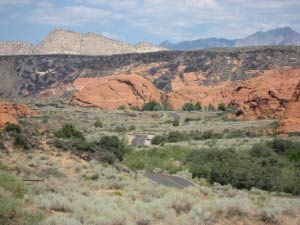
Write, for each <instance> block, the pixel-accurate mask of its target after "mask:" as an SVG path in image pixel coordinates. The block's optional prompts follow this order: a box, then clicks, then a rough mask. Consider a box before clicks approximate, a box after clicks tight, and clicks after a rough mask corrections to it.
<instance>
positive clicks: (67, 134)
mask: <svg viewBox="0 0 300 225" xmlns="http://www.w3.org/2000/svg"><path fill="white" fill-rule="evenodd" d="M54 136H55V137H57V138H65V139H82V140H85V137H84V135H83V133H82V132H81V131H79V130H77V129H76V128H75V127H74V125H72V124H64V125H63V126H62V128H61V129H60V130H57V131H56V132H54Z"/></svg>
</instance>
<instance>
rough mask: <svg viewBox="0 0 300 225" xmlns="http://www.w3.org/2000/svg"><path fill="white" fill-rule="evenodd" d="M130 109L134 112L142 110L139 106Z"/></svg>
mask: <svg viewBox="0 0 300 225" xmlns="http://www.w3.org/2000/svg"><path fill="white" fill-rule="evenodd" d="M130 109H131V110H132V111H140V110H141V109H140V107H138V106H131V107H130Z"/></svg>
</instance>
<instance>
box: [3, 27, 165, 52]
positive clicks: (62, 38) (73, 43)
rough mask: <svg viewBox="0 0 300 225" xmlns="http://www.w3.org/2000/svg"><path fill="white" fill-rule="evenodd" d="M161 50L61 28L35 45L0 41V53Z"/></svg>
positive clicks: (150, 45) (148, 44) (160, 49)
mask: <svg viewBox="0 0 300 225" xmlns="http://www.w3.org/2000/svg"><path fill="white" fill-rule="evenodd" d="M163 50H167V49H165V48H163V47H160V46H155V45H152V44H150V43H145V42H141V43H139V44H137V45H130V44H127V43H123V42H120V41H115V40H112V39H110V38H107V37H105V36H102V35H98V34H95V33H87V34H81V33H77V32H73V31H68V30H63V29H56V30H54V31H53V32H51V33H50V34H49V35H48V36H47V37H46V38H45V39H44V40H43V41H42V42H40V43H39V44H37V45H32V44H30V43H25V42H10V41H7V42H0V55H47V54H72V55H114V54H124V53H142V52H156V51H163Z"/></svg>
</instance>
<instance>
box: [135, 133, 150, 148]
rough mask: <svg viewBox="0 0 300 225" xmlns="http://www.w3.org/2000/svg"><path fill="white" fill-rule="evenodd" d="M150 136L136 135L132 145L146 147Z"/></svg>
mask: <svg viewBox="0 0 300 225" xmlns="http://www.w3.org/2000/svg"><path fill="white" fill-rule="evenodd" d="M147 137H148V135H136V136H135V137H134V138H133V139H132V141H131V145H133V146H145V142H146V140H147Z"/></svg>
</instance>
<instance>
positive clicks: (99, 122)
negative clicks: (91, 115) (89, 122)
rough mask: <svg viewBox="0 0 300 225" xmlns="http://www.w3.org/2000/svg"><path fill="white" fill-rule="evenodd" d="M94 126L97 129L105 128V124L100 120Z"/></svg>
mask: <svg viewBox="0 0 300 225" xmlns="http://www.w3.org/2000/svg"><path fill="white" fill-rule="evenodd" d="M94 126H95V127H96V128H102V127H103V123H102V122H101V121H100V120H99V119H98V120H96V122H95V123H94Z"/></svg>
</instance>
